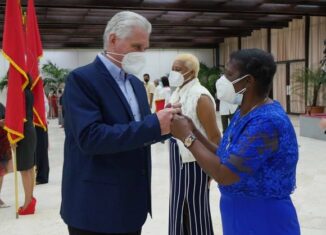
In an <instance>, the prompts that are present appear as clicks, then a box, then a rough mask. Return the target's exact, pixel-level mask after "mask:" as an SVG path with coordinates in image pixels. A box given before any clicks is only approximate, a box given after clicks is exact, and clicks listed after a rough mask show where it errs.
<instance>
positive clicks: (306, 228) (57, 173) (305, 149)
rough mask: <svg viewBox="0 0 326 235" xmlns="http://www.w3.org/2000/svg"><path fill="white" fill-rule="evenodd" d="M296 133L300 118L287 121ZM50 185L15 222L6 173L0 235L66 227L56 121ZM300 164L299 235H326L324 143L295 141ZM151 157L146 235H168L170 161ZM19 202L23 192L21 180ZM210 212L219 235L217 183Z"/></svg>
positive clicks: (46, 234)
mask: <svg viewBox="0 0 326 235" xmlns="http://www.w3.org/2000/svg"><path fill="white" fill-rule="evenodd" d="M291 119H292V121H293V124H294V126H295V128H296V131H297V133H298V118H297V117H291ZM49 135H50V150H49V155H50V167H51V171H50V182H49V183H48V184H46V185H37V186H36V188H35V196H36V198H37V200H38V204H37V211H36V214H35V215H32V216H21V217H20V218H19V219H18V220H16V219H15V212H14V187H13V185H14V177H13V174H9V175H7V176H6V177H5V179H4V185H3V188H2V192H1V198H2V199H3V200H4V201H5V202H6V203H7V204H10V205H11V207H9V208H5V209H0V235H22V234H24V235H65V234H68V232H67V229H66V226H65V224H64V223H63V222H62V220H61V218H60V216H59V208H60V192H61V188H60V185H61V172H62V162H63V141H64V133H63V129H62V128H59V126H58V124H57V120H50V125H49ZM298 140H299V144H300V160H299V164H298V169H297V189H296V191H295V192H294V194H293V196H292V198H293V200H294V203H295V206H296V208H297V212H298V216H299V219H300V224H301V229H302V234H303V235H325V234H326V187H325V185H326V142H325V141H320V140H315V139H310V138H305V137H300V136H299V137H298ZM152 155H153V158H152V159H153V181H152V185H153V187H152V188H153V192H152V194H153V218H148V219H147V221H146V223H145V225H144V227H143V234H144V235H149V234H150V235H167V234H168V232H167V231H168V230H167V229H168V205H169V204H168V203H169V199H168V197H169V157H168V147H167V143H165V144H161V143H158V144H155V145H153V147H152ZM19 182H20V183H19V201H20V203H22V200H23V193H22V190H23V189H22V185H21V180H20V178H19ZM210 200H211V212H212V217H213V225H214V232H215V234H217V235H218V234H221V235H222V230H221V218H220V215H219V206H218V201H219V192H218V190H217V187H216V184H215V183H213V184H211V196H210Z"/></svg>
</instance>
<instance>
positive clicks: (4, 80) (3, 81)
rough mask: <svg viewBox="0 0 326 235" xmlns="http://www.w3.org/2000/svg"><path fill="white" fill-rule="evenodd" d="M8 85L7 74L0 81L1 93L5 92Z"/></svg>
mask: <svg viewBox="0 0 326 235" xmlns="http://www.w3.org/2000/svg"><path fill="white" fill-rule="evenodd" d="M7 85H8V76H7V74H6V75H5V76H4V77H3V78H1V80H0V92H2V91H3V89H5V88H6V87H7Z"/></svg>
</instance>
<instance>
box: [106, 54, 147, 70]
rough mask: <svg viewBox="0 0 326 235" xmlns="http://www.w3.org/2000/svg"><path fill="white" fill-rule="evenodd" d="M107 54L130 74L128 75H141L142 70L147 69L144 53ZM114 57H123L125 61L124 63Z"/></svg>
mask: <svg viewBox="0 0 326 235" xmlns="http://www.w3.org/2000/svg"><path fill="white" fill-rule="evenodd" d="M105 54H106V55H107V56H108V57H109V58H110V59H112V60H114V61H115V62H118V63H120V64H121V67H122V69H123V70H124V71H125V72H126V73H128V74H134V75H137V74H139V73H140V72H141V71H142V69H143V68H144V67H145V64H146V59H145V53H144V52H130V53H127V54H119V53H114V52H108V51H106V52H105ZM110 54H113V55H122V56H123V59H122V61H119V60H117V59H115V58H113V57H112V56H110Z"/></svg>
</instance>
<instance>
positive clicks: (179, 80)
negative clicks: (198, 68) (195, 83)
mask: <svg viewBox="0 0 326 235" xmlns="http://www.w3.org/2000/svg"><path fill="white" fill-rule="evenodd" d="M189 72H190V71H188V72H186V73H184V74H181V73H180V72H177V71H171V72H170V74H169V84H170V86H171V87H179V86H181V85H182V84H183V83H185V82H186V81H188V80H189V79H191V78H188V79H187V80H185V78H184V75H186V74H188V73H189Z"/></svg>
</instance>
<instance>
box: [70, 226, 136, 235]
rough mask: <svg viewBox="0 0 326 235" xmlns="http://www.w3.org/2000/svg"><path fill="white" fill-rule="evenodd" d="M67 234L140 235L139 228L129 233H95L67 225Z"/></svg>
mask: <svg viewBox="0 0 326 235" xmlns="http://www.w3.org/2000/svg"><path fill="white" fill-rule="evenodd" d="M68 230H69V235H141V230H139V231H137V232H131V233H97V232H90V231H86V230H82V229H78V228H73V227H70V226H68Z"/></svg>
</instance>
